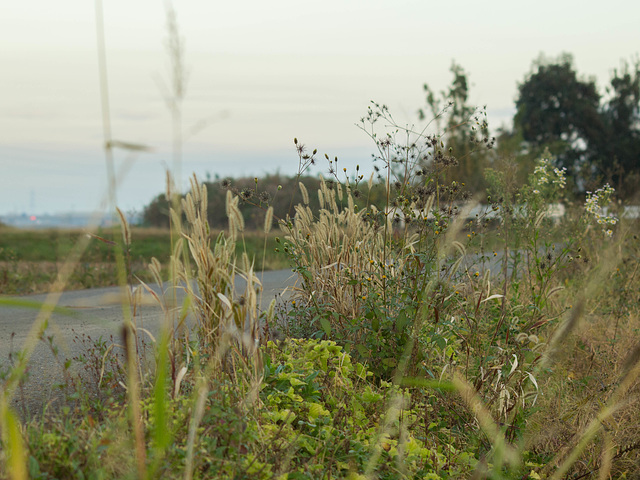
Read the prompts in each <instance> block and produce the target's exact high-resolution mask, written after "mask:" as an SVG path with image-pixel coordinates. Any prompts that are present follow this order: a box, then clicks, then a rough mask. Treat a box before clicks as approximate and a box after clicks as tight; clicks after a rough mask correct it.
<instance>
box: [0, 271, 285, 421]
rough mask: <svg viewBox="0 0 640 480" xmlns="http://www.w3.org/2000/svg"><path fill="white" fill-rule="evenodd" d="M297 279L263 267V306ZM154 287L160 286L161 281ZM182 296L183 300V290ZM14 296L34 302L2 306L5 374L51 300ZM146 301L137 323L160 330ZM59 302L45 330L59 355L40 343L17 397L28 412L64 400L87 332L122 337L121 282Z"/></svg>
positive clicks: (0, 347) (158, 315) (0, 361)
mask: <svg viewBox="0 0 640 480" xmlns="http://www.w3.org/2000/svg"><path fill="white" fill-rule="evenodd" d="M260 276H261V274H259V275H258V277H259V278H260ZM296 279H297V277H296V276H295V275H294V274H293V273H292V272H291V271H290V270H279V271H272V272H264V277H263V278H262V283H263V294H262V297H261V305H260V307H261V308H262V309H266V308H267V307H268V305H269V303H270V302H271V300H273V299H274V298H275V297H276V295H279V294H282V295H283V296H285V297H286V296H287V295H289V292H290V291H291V289H287V287H292V286H293V285H294V284H295V283H296ZM153 288H154V290H155V291H156V292H159V291H160V287H159V286H157V285H156V286H154V287H153ZM236 290H237V291H243V290H244V281H243V280H242V279H238V280H237V281H236ZM165 291H166V289H165ZM177 296H178V304H180V300H181V298H184V292H181V291H180V289H179V290H178V294H177ZM4 298H7V297H4ZM11 298H12V299H15V300H17V301H19V302H25V301H26V302H31V304H32V307H26V306H17V305H16V306H6V305H0V373H1V372H2V371H6V369H7V368H8V367H10V365H11V359H10V356H11V355H13V356H14V360H15V352H16V351H18V350H19V349H21V348H22V346H23V345H24V342H25V340H26V339H27V337H28V335H29V331H30V329H31V328H32V325H33V324H34V322H35V321H36V319H37V317H38V313H39V309H38V308H33V307H35V306H37V305H38V304H42V303H44V302H46V301H47V295H46V294H43V295H28V296H22V297H11ZM141 303H142V305H141V307H140V308H139V310H138V311H137V312H136V322H137V324H138V325H141V324H142V325H144V328H145V329H148V330H149V331H150V332H151V333H152V334H153V335H157V333H158V332H159V330H160V324H161V322H162V320H163V318H164V315H163V313H162V309H161V308H160V306H159V305H157V303H156V302H155V301H154V300H153V298H152V296H151V295H150V294H148V293H147V294H146V295H145V296H144V297H143V301H142V302H141ZM57 305H58V306H59V307H62V309H61V310H60V311H56V312H54V313H52V314H51V317H50V320H49V328H48V329H47V331H46V334H45V335H46V336H47V337H49V336H51V345H53V346H55V347H57V349H58V356H57V357H58V358H56V356H55V355H54V353H53V351H52V348H51V346H50V345H48V344H47V341H40V342H38V343H37V345H36V347H35V349H34V351H33V354H32V356H31V360H30V362H29V367H28V378H27V381H26V382H25V384H24V386H23V387H22V388H21V389H19V390H18V391H17V392H16V395H14V398H13V400H12V402H13V404H14V406H15V407H16V408H17V409H18V411H19V412H20V413H21V415H22V416H23V417H25V416H29V415H32V414H37V413H40V412H42V411H43V407H44V406H45V405H49V406H53V407H55V406H56V405H58V404H59V402H60V401H61V400H62V395H61V394H60V392H59V389H57V388H56V385H57V384H60V383H61V382H62V380H63V368H62V363H63V362H64V359H67V358H73V357H74V356H77V355H79V354H83V353H85V354H86V348H87V346H88V345H89V344H90V342H81V341H80V339H81V338H82V336H83V335H84V336H88V337H91V339H93V340H97V339H98V338H100V337H102V339H104V340H107V341H110V339H111V338H113V340H114V341H115V342H116V343H119V342H120V332H121V327H122V322H123V317H124V314H123V310H122V302H121V293H120V289H119V288H118V287H109V288H96V289H91V290H80V291H71V292H64V293H62V295H61V296H60V299H59V301H58V303H57ZM0 385H2V383H1V382H0Z"/></svg>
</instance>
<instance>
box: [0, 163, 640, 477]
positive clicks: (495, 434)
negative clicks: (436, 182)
mask: <svg viewBox="0 0 640 480" xmlns="http://www.w3.org/2000/svg"><path fill="white" fill-rule="evenodd" d="M437 173H438V172H437V170H436V171H431V172H430V173H429V174H428V176H431V178H434V176H435V175H436V174H437ZM390 174H392V173H390ZM422 177H424V175H422ZM429 181H431V180H425V179H424V178H422V179H421V180H420V182H427V183H428V182H429ZM407 182H408V184H407V191H408V190H412V189H415V188H419V186H420V183H414V184H410V183H409V180H407ZM531 182H532V184H534V185H535V182H536V180H535V178H532V180H531ZM498 183H499V182H498ZM495 188H499V185H498V186H496V187H495ZM527 188H529V186H523V187H519V190H518V191H519V195H520V196H523V195H525V196H526V195H527V193H526V190H527ZM204 192H205V189H204V187H201V186H200V184H199V183H198V182H197V181H196V180H192V190H191V193H190V194H189V195H188V196H187V197H186V198H185V201H184V202H183V207H184V211H185V219H186V220H185V221H184V222H182V223H180V225H179V226H178V225H176V227H175V228H180V230H181V232H182V236H181V237H180V239H179V240H178V241H177V243H176V244H175V245H174V247H173V251H174V255H173V257H172V259H171V260H168V261H167V264H168V265H169V267H170V270H172V271H173V273H172V274H171V275H174V277H173V278H174V279H175V280H174V281H181V282H182V281H185V280H187V279H194V280H195V282H196V284H197V285H198V288H197V290H196V289H195V287H192V285H194V283H193V282H189V283H183V285H189V286H188V287H187V294H188V301H187V303H185V304H184V305H183V306H182V312H183V313H180V310H175V309H170V308H166V309H165V310H164V314H163V322H164V324H165V329H164V333H162V334H161V336H160V337H159V338H157V339H156V340H157V343H152V344H151V345H149V346H148V351H149V352H155V353H154V354H152V358H151V359H150V360H152V361H151V362H150V363H149V362H146V361H142V362H139V361H138V360H137V358H138V354H137V353H136V351H138V350H140V351H141V345H140V344H139V341H140V339H139V337H138V336H137V335H136V329H137V327H136V318H135V316H133V317H131V318H130V320H129V323H125V325H129V326H128V328H127V329H128V331H129V333H127V335H125V337H124V338H123V339H122V340H120V341H116V342H115V344H117V345H122V347H118V346H117V345H116V346H115V347H111V346H108V345H107V344H102V345H100V346H96V347H93V348H94V350H93V351H94V352H95V353H94V354H92V356H91V357H90V358H89V359H85V361H84V362H85V363H84V364H83V365H84V368H85V371H86V372H88V375H89V377H88V379H87V377H86V376H85V378H84V380H82V379H81V378H80V377H77V378H76V377H71V378H72V380H71V383H70V384H69V385H68V386H69V387H70V389H71V391H72V392H73V391H75V392H77V393H75V394H72V395H71V398H70V400H71V399H73V401H72V402H71V403H70V404H69V405H72V406H73V407H72V408H73V410H69V409H66V410H64V409H63V411H62V412H59V413H56V412H49V413H48V414H47V416H45V418H44V419H33V420H28V421H26V422H25V423H23V424H22V425H21V426H20V427H17V426H16V425H17V424H16V422H17V420H16V419H15V415H13V414H11V413H10V412H11V410H7V409H6V407H5V412H4V420H3V422H4V423H3V427H2V428H3V432H6V433H5V434H4V435H5V436H4V437H3V438H4V440H3V442H4V445H5V450H3V454H2V455H3V459H4V460H3V461H4V463H3V465H4V467H3V468H4V476H5V477H7V478H9V477H12V478H21V477H20V475H19V474H16V473H15V472H20V469H22V470H23V471H25V472H27V475H28V476H30V477H33V478H62V477H64V478H69V477H79V476H84V477H85V478H147V477H153V478H155V477H157V476H162V477H165V478H212V477H215V478H334V477H335V478H343V477H346V478H416V477H420V478H576V479H577V478H602V475H604V474H607V475H610V476H612V477H615V478H619V477H623V478H624V477H626V478H632V477H633V476H635V475H637V474H639V473H640V471H638V469H637V465H638V463H637V462H638V459H639V458H640V457H639V454H640V437H638V434H637V428H636V424H637V411H638V408H639V406H640V405H639V404H638V398H639V397H638V393H640V383H639V382H638V374H639V366H638V365H639V362H638V357H640V355H638V354H637V352H638V348H639V347H638V344H637V340H635V339H637V335H638V333H639V332H640V323H639V321H638V318H639V317H638V313H639V312H638V305H639V302H638V300H639V299H638V291H640V289H639V288H638V286H639V285H638V283H639V282H638V275H637V273H638V272H637V270H638V263H637V262H636V261H635V260H634V259H635V258H637V255H638V253H639V252H640V245H639V244H638V225H637V224H633V223H624V222H623V223H618V224H617V225H616V233H615V235H614V237H613V238H608V237H607V236H606V235H603V233H602V231H601V230H600V229H599V228H597V227H595V228H594V226H597V223H593V222H591V221H590V220H589V217H588V215H586V214H582V215H578V214H574V215H572V216H570V217H568V218H566V219H564V220H563V223H562V224H560V225H554V224H553V223H551V222H548V221H545V220H544V219H543V218H542V217H540V216H539V215H538V214H537V213H536V211H537V210H536V209H532V210H531V211H530V213H529V214H527V215H526V216H525V217H522V216H513V217H507V220H506V221H505V222H503V223H502V224H500V225H498V226H497V227H495V228H488V229H486V230H485V231H483V232H482V233H481V234H482V235H485V236H487V237H490V240H491V241H492V242H494V244H495V245H500V244H502V246H503V248H504V246H505V245H506V244H508V243H507V242H510V241H512V240H510V239H513V238H514V237H515V236H516V235H517V236H519V237H520V238H521V239H522V241H521V243H520V245H521V251H520V252H517V253H518V255H519V257H520V259H519V261H518V262H516V263H513V264H512V265H511V267H510V270H508V271H507V274H506V275H505V274H504V273H501V274H499V275H495V273H496V272H494V275H493V276H491V275H489V274H486V273H485V271H484V270H483V266H482V263H481V262H476V263H475V264H470V263H468V262H469V261H470V260H469V257H465V256H464V253H465V252H466V251H467V250H468V249H469V250H471V249H473V248H475V247H474V246H476V245H477V243H478V241H479V240H478V237H477V236H474V235H471V236H466V235H463V234H461V232H462V233H464V224H463V222H460V221H458V220H456V218H455V215H451V216H444V215H443V216H436V218H435V220H429V219H424V218H415V219H414V220H413V221H411V222H409V226H408V227H407V228H406V229H405V230H404V231H401V232H398V231H397V230H394V228H393V224H392V221H391V220H390V219H388V218H386V217H385V216H384V215H383V214H382V213H381V212H379V211H378V210H377V209H375V208H374V209H357V210H356V209H355V204H353V203H352V201H351V199H350V196H351V195H352V193H351V192H352V189H351V188H350V187H349V185H348V183H347V182H343V183H341V184H334V186H333V188H332V189H330V188H329V187H328V186H327V184H326V183H322V184H321V192H322V193H321V194H320V197H321V198H322V199H323V200H322V202H321V203H322V205H321V207H322V208H321V209H320V210H318V211H311V210H310V209H309V208H308V206H306V205H305V204H304V201H303V203H301V204H300V205H298V206H297V207H296V212H297V214H296V217H295V218H294V219H287V220H285V221H283V222H281V224H280V229H281V231H280V232H279V233H277V234H276V233H275V232H267V233H265V232H262V234H255V235H252V236H247V235H245V234H244V232H243V231H242V222H243V220H242V218H241V217H240V216H239V215H240V214H239V207H238V202H239V198H238V197H237V196H235V195H234V194H233V193H232V192H229V193H228V198H227V202H228V204H227V213H228V215H229V218H230V226H229V230H228V231H226V232H221V233H218V232H212V231H210V230H209V228H208V225H207V222H206V218H207V212H206V202H205V200H206V194H205V193H204ZM203 195H204V197H203ZM307 196H308V195H303V198H306V197H307ZM340 197H342V198H340ZM512 198H514V199H515V198H520V197H516V196H513V197H512ZM532 198H533V197H532ZM437 200H438V199H437V198H436V197H434V196H432V197H430V198H427V200H426V202H427V203H426V204H425V205H424V207H425V208H427V209H432V210H433V211H442V209H438V208H436V203H435V202H436V201H437ZM440 200H441V201H442V202H443V203H446V202H447V201H449V200H451V201H453V198H450V199H449V200H447V197H446V196H445V195H443V196H442V197H441V198H440ZM529 201H530V202H531V203H530V204H531V205H534V203H533V202H534V201H533V200H529ZM351 205H353V206H351ZM534 206H535V205H534ZM499 208H501V209H504V213H505V214H506V213H507V212H508V208H509V205H508V204H505V205H500V206H499ZM539 208H543V204H541V205H540V206H539ZM409 210H411V211H413V210H412V209H409ZM409 210H407V215H410V214H409V213H408V212H409ZM266 215H268V211H267V212H266ZM173 218H174V220H176V221H175V223H177V218H178V217H177V216H175V215H174V217H173ZM175 223H174V224H175ZM266 224H267V225H270V222H268V221H267V222H266ZM128 228H129V227H128V226H127V225H126V224H124V225H123V229H124V231H125V232H127V231H128ZM265 230H267V231H268V230H269V228H268V227H267V228H266V229H265ZM575 230H580V231H582V235H581V236H579V237H578V238H582V241H572V240H571V238H566V232H573V231H575ZM141 232H142V231H138V230H132V231H131V232H130V233H131V234H132V235H131V238H132V240H131V241H132V243H131V245H132V247H133V244H134V243H135V241H136V240H137V238H142V235H141ZM436 232H437V233H436ZM561 232H565V240H564V241H563V242H561V244H559V245H558V244H557V243H556V242H557V240H558V238H559V237H558V236H559V235H561ZM49 234H50V233H49ZM155 234H157V232H156V233H151V234H149V236H152V235H155ZM43 235H46V234H43ZM164 235H165V236H166V233H164ZM274 235H277V237H274ZM478 235H480V233H478ZM572 235H574V234H572ZM260 237H262V239H260ZM122 238H127V235H126V233H125V235H124V236H123V237H122ZM270 238H274V240H273V241H274V242H275V245H276V247H275V249H277V250H278V251H279V252H278V253H279V255H280V257H281V259H286V260H287V261H288V262H291V265H292V266H293V267H294V269H295V270H296V271H297V272H298V273H299V275H300V279H301V283H300V287H301V288H300V290H299V293H298V295H297V296H295V297H293V298H292V299H291V300H290V301H289V302H288V303H286V304H280V305H272V306H271V307H270V308H269V309H268V310H267V311H264V312H263V311H260V310H259V309H258V308H257V302H258V298H259V295H260V288H259V286H257V283H254V282H256V281H257V277H256V273H255V270H254V268H253V266H252V262H251V261H250V259H249V258H248V256H246V255H244V252H245V248H246V251H247V252H249V251H252V252H259V251H260V250H262V251H263V252H264V251H265V247H264V245H265V244H264V241H265V239H267V240H268V239H270ZM249 239H251V240H249ZM250 241H252V242H253V244H252V245H249V242H250ZM183 242H184V243H183ZM185 243H186V246H187V247H188V248H187V250H188V251H189V252H190V254H189V257H186V256H182V252H184V251H185V249H184V248H183V246H185V245H184V244H185ZM165 245H166V244H165ZM245 245H247V246H246V247H245ZM124 246H125V247H126V244H125V245H124ZM270 249H271V246H268V247H267V250H270ZM131 251H134V249H133V248H131ZM94 258H95V257H94ZM152 264H153V265H155V266H154V267H152V268H151V269H150V271H149V276H150V278H151V279H152V280H154V279H155V280H158V279H159V278H160V273H159V270H158V266H159V265H160V263H159V262H157V261H153V262H152ZM127 268H130V266H129V267H127ZM235 275H242V276H244V277H245V278H247V279H248V280H249V287H248V288H247V290H246V291H244V292H234V291H233V289H232V288H231V285H232V284H233V282H232V280H233V277H234V276H235ZM252 284H253V285H254V286H252ZM160 300H162V299H160ZM166 300H168V299H165V300H164V301H161V304H162V305H165V303H164V302H165V301H166ZM131 302H133V304H135V299H131ZM167 305H169V303H167ZM133 311H135V309H134V310H133ZM187 312H190V313H191V315H193V318H194V320H195V326H194V328H193V329H192V330H191V331H190V332H189V331H187V330H185V329H184V328H183V324H184V323H183V322H184V320H185V316H184V315H185V314H186V313H187ZM43 334H44V333H42V334H41V335H43ZM132 334H133V335H132ZM127 345H128V346H127ZM118 351H119V352H120V357H119V358H120V359H121V360H120V361H118V360H117V358H118V357H116V356H115V355H116V353H117V352H118ZM628 352H631V354H629V353H628ZM122 355H124V357H123V356H122ZM125 358H126V359H128V360H126V361H123V360H122V359H125ZM106 359H110V360H109V362H108V364H107V363H105V360H106ZM63 360H64V359H63ZM62 364H64V362H62ZM91 372H92V373H91ZM95 377H100V378H101V379H103V380H101V381H98V379H97V378H95ZM5 378H6V380H5V387H6V388H9V386H10V382H11V372H7V374H6V376H5ZM87 382H90V384H91V385H94V386H96V385H99V387H98V388H99V392H100V395H99V398H100V399H102V400H101V401H100V403H97V402H96V400H95V399H92V398H91V397H87V396H86V395H85V396H83V395H81V394H80V392H82V391H84V390H85V389H86V388H87V385H88V383H87ZM123 387H125V388H123ZM74 389H75V390H74ZM6 391H9V390H6ZM132 405H135V406H136V408H135V409H132V408H131V407H132ZM65 412H66V413H65ZM136 431H137V433H135V432H136ZM527 476H528V477H527ZM23 478H24V477H23Z"/></svg>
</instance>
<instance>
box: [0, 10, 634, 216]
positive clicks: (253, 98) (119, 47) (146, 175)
mask: <svg viewBox="0 0 640 480" xmlns="http://www.w3.org/2000/svg"><path fill="white" fill-rule="evenodd" d="M173 9H174V10H175V13H176V18H177V23H178V28H179V31H180V34H181V37H182V38H183V39H184V45H185V55H184V59H185V70H186V73H187V84H186V95H185V99H184V102H183V103H182V119H183V134H184V141H183V159H182V165H181V185H182V186H183V187H185V186H186V185H187V184H188V176H189V175H190V174H192V173H195V174H196V175H197V176H198V177H199V178H201V179H206V178H216V177H221V178H222V177H227V176H247V175H250V176H260V175H263V174H265V173H274V172H276V171H279V172H280V173H282V174H287V175H288V174H295V172H296V171H297V166H298V158H297V155H296V152H295V149H294V144H293V139H294V137H295V138H298V139H299V140H300V141H301V142H302V143H304V144H305V145H306V146H307V147H308V148H309V150H313V149H314V148H317V149H318V152H319V153H320V154H324V153H327V154H328V155H330V156H331V157H332V158H333V157H335V156H337V157H338V158H339V161H340V164H341V165H344V166H346V167H348V168H349V169H352V168H354V167H355V165H356V164H359V165H361V169H362V170H364V171H370V169H371V161H370V156H371V153H373V152H374V145H373V143H372V141H371V140H370V139H369V138H368V137H367V135H365V134H364V133H363V132H362V131H361V130H360V129H358V128H357V126H356V123H357V122H358V120H359V119H360V118H361V117H362V116H363V115H364V114H365V113H366V111H367V107H368V106H369V104H370V102H371V101H376V102H379V103H384V104H386V105H388V106H389V108H390V110H391V112H392V114H393V115H394V118H395V119H396V120H397V121H398V122H399V123H401V124H417V123H418V117H417V114H416V112H417V110H418V109H419V108H421V107H423V106H424V105H425V99H424V94H423V90H422V85H423V84H424V83H427V84H428V85H429V86H430V87H431V88H432V89H433V90H435V91H441V90H444V89H445V88H447V86H448V85H449V83H450V81H451V78H452V76H451V73H450V71H449V68H450V66H451V64H452V62H453V61H455V62H457V63H458V64H459V65H461V66H462V67H463V68H464V69H465V71H466V72H467V73H468V75H469V80H470V83H471V92H470V103H471V104H474V105H478V106H482V105H487V112H488V120H489V124H490V126H491V127H492V128H497V127H500V126H501V125H502V124H509V122H510V120H511V118H512V115H513V113H514V102H515V99H516V94H517V86H518V82H522V81H523V80H524V78H525V77H526V75H527V73H528V72H530V71H531V65H532V61H533V60H534V59H535V58H537V57H538V56H539V55H540V54H541V53H543V54H545V55H547V56H550V57H552V56H556V55H559V54H560V53H562V52H569V53H571V54H572V55H573V57H574V63H575V67H576V69H577V71H578V72H579V74H581V75H583V76H585V77H594V78H595V79H596V82H597V85H598V86H599V88H600V89H601V90H603V89H604V86H605V85H606V84H607V82H608V80H609V79H610V77H611V72H612V70H613V69H614V68H616V67H619V66H620V62H621V60H623V59H627V60H629V59H632V58H634V56H636V55H638V53H639V52H640V28H638V25H639V24H640V2H630V1H628V0H625V1H620V0H610V1H608V2H607V3H606V5H605V4H602V3H601V2H600V3H598V4H596V3H595V2H583V1H573V0H562V1H558V0H554V1H549V0H539V1H537V2H529V3H524V2H514V1H512V0H511V1H503V0H495V1H487V2H478V1H473V2H472V1H462V0H458V1H456V0H451V1H439V2H433V1H431V0H385V1H382V0H323V1H322V2H317V1H314V2H311V1H301V0H295V1H290V0H272V1H264V0H247V1H240V0H239V1H234V2H230V1H225V2H222V1H218V0H175V1H174V2H173ZM103 12H104V16H103V19H104V32H105V42H106V59H107V79H108V92H109V106H110V121H111V129H112V136H113V138H114V139H116V140H119V141H123V142H131V143H137V144H143V145H146V146H148V147H150V151H148V152H143V153H136V154H133V153H132V152H127V151H122V150H116V152H115V157H114V158H115V164H116V168H117V169H118V172H119V174H118V175H119V181H118V188H117V203H118V205H119V206H120V208H121V209H123V210H125V211H140V210H141V209H142V208H143V207H144V205H146V204H148V203H149V202H150V201H151V200H152V199H153V198H154V197H155V196H156V195H158V194H160V193H162V192H163V191H164V189H165V172H166V169H167V168H170V167H171V165H172V153H171V152H172V149H171V138H172V130H171V125H172V123H171V115H170V112H169V109H168V108H167V102H166V101H165V100H166V86H167V85H168V84H169V81H170V72H171V69H170V62H169V60H168V55H167V49H166V44H167V38H168V31H167V9H166V4H165V3H163V2H160V1H158V0H104V5H103ZM95 19H96V6H95V3H94V2H91V1H88V0H56V1H55V2H52V1H51V0H30V1H29V2H3V4H2V6H0V65H2V73H1V74H0V215H3V214H21V213H26V214H28V215H31V214H44V213H62V212H86V211H93V210H95V209H98V208H101V205H103V204H104V198H105V194H106V187H107V173H106V172H107V169H106V166H105V165H106V161H105V156H104V151H103V149H102V145H103V144H104V136H103V124H102V110H101V100H100V84H99V69H98V55H97V42H96V20H95ZM326 166H327V165H326V164H324V163H322V162H319V165H318V166H317V167H315V170H312V171H311V173H314V174H316V173H322V172H323V171H326ZM367 169H368V170H367Z"/></svg>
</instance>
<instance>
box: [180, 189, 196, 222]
mask: <svg viewBox="0 0 640 480" xmlns="http://www.w3.org/2000/svg"><path fill="white" fill-rule="evenodd" d="M182 211H183V212H184V213H185V215H186V216H187V221H189V222H191V223H195V221H196V211H195V206H194V200H193V197H192V196H191V193H187V195H186V197H185V198H183V199H182Z"/></svg>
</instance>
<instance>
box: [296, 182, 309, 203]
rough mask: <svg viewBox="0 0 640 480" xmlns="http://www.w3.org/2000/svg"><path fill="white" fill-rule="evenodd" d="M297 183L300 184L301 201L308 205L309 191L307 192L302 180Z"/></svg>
mask: <svg viewBox="0 0 640 480" xmlns="http://www.w3.org/2000/svg"><path fill="white" fill-rule="evenodd" d="M298 184H299V185H300V193H302V201H303V202H304V204H305V205H309V192H307V187H305V186H304V183H302V182H299V183H298Z"/></svg>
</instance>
